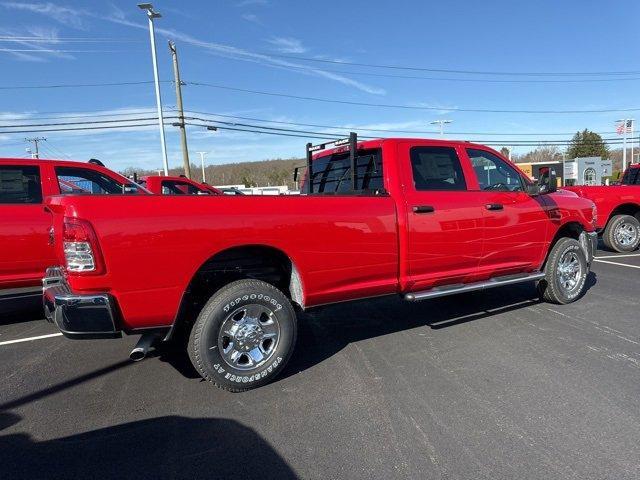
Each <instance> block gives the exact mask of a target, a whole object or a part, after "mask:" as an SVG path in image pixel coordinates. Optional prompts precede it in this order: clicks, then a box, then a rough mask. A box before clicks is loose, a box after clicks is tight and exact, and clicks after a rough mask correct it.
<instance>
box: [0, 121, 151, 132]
mask: <svg viewBox="0 0 640 480" xmlns="http://www.w3.org/2000/svg"><path fill="white" fill-rule="evenodd" d="M153 125H157V123H140V124H137V125H102V126H99V127H80V128H50V129H42V130H40V129H39V130H6V131H0V133H3V134H7V133H40V132H77V131H82V130H106V129H115V128H136V127H150V126H153Z"/></svg>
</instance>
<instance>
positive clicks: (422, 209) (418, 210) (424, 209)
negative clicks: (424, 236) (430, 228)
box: [413, 205, 436, 213]
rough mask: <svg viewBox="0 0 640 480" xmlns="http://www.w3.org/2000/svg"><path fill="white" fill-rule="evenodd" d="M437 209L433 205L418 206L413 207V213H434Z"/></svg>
mask: <svg viewBox="0 0 640 480" xmlns="http://www.w3.org/2000/svg"><path fill="white" fill-rule="evenodd" d="M435 211H436V209H435V208H433V207H432V206H431V205H416V206H415V207H413V213H433V212H435Z"/></svg>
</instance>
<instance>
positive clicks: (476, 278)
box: [44, 134, 597, 391]
mask: <svg viewBox="0 0 640 480" xmlns="http://www.w3.org/2000/svg"><path fill="white" fill-rule="evenodd" d="M331 144H333V145H331ZM314 152H315V156H313V155H314ZM307 159H308V160H307V162H308V168H307V174H306V176H305V178H304V179H303V188H305V189H306V192H307V194H306V195H300V196H272V197H271V196H269V197H262V196H261V197H259V198H257V197H252V196H242V195H239V196H224V195H220V196H211V197H206V198H194V196H189V195H184V196H155V195H154V196H138V197H135V198H134V197H124V196H110V197H108V198H107V197H104V196H60V197H52V198H51V199H50V200H49V201H48V203H47V205H48V208H49V209H50V210H51V211H52V212H53V214H54V230H55V234H54V238H55V245H56V248H57V254H58V262H59V263H58V265H60V267H55V268H51V269H49V270H48V272H47V277H46V278H45V285H47V288H46V289H45V291H44V304H45V311H46V315H47V319H48V320H49V321H51V322H54V323H55V324H56V325H57V326H58V328H59V329H60V330H61V331H62V333H63V334H65V335H66V336H67V337H70V338H104V337H114V336H120V335H121V334H122V333H127V334H135V333H138V334H143V335H142V337H141V338H140V341H139V343H138V346H137V347H136V349H134V351H133V352H132V358H136V359H139V358H142V357H143V356H144V354H145V352H146V350H147V349H148V348H149V346H150V344H151V343H153V342H155V341H158V340H159V339H164V340H167V339H169V338H173V337H175V336H176V335H177V334H178V333H179V332H185V333H186V335H185V337H188V346H187V348H188V351H189V355H190V357H191V359H192V362H193V364H194V366H195V368H196V369H197V370H198V372H199V373H200V374H201V375H202V377H203V378H205V379H207V380H209V381H211V382H213V383H215V384H216V385H218V386H220V387H222V388H225V389H228V390H232V391H241V390H246V389H250V388H254V387H257V386H260V385H263V384H265V383H266V382H269V381H270V380H272V379H273V378H274V377H275V376H276V375H277V374H278V372H280V371H281V370H282V368H283V367H284V365H285V363H286V362H287V360H288V358H289V356H290V355H291V352H292V349H293V347H294V344H295V340H296V321H297V320H296V311H298V310H302V309H309V308H312V307H316V306H318V305H324V304H328V303H335V302H344V301H348V300H355V299H363V298H367V297H375V296H382V295H394V294H395V295H401V296H403V297H404V298H405V299H406V300H407V301H417V300H423V299H428V298H433V297H439V296H444V295H451V294H455V293H461V292H469V291H473V290H482V289H486V288H491V287H499V286H503V285H510V284H515V283H519V282H537V283H538V288H539V291H540V294H541V295H542V297H543V298H544V299H546V300H548V301H550V302H555V303H561V304H564V303H569V302H573V301H574V300H576V299H578V298H579V297H580V296H581V295H582V293H583V292H584V290H585V281H586V277H587V273H588V271H589V267H590V262H591V260H592V258H593V255H594V250H595V240H596V238H597V237H596V234H595V207H594V205H593V203H592V202H591V201H589V200H586V199H584V198H580V197H579V196H577V195H575V194H573V193H570V192H561V191H559V192H557V193H554V191H555V182H553V179H552V181H550V182H549V183H548V185H546V186H540V185H536V184H533V183H532V182H531V181H530V180H529V179H528V178H527V177H526V175H525V174H523V173H522V172H521V171H520V170H518V169H517V168H516V167H515V166H514V165H513V164H511V163H510V162H509V161H508V160H507V159H505V158H504V157H502V156H501V155H500V154H498V153H497V152H495V151H494V150H491V149H489V148H487V147H484V146H482V145H476V144H472V143H466V142H451V141H437V140H421V139H384V140H370V141H364V142H361V143H358V142H357V139H356V136H355V135H353V134H352V136H351V137H350V138H349V139H347V140H345V141H335V142H329V143H328V144H321V145H316V146H312V145H307ZM552 176H555V173H553V175H552ZM140 265H144V268H141V267H140Z"/></svg>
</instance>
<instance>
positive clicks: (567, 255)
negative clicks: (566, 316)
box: [538, 238, 589, 305]
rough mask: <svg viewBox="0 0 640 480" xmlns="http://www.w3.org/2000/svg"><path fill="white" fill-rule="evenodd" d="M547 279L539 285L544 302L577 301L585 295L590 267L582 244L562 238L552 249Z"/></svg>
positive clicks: (546, 272)
mask: <svg viewBox="0 0 640 480" xmlns="http://www.w3.org/2000/svg"><path fill="white" fill-rule="evenodd" d="M544 273H545V278H544V279H543V280H540V282H539V283H538V291H539V292H540V296H541V297H542V299H543V300H545V301H547V302H551V303H557V304H561V305H564V304H567V303H571V302H574V301H576V300H577V299H578V298H580V296H581V295H582V294H583V293H584V289H585V284H586V280H587V274H588V273H589V266H588V264H587V257H586V255H585V252H584V250H583V248H582V246H581V245H580V242H578V241H577V240H574V239H573V238H561V239H560V240H558V242H556V244H555V245H554V246H553V248H552V249H551V252H550V253H549V258H547V264H546V265H545V270H544Z"/></svg>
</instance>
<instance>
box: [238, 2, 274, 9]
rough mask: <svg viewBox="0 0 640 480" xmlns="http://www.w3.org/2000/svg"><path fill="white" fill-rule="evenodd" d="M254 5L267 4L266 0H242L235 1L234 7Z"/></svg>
mask: <svg viewBox="0 0 640 480" xmlns="http://www.w3.org/2000/svg"><path fill="white" fill-rule="evenodd" d="M256 5H262V6H266V5H269V2H268V0H242V1H241V2H238V3H236V7H240V8H241V7H252V6H256Z"/></svg>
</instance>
